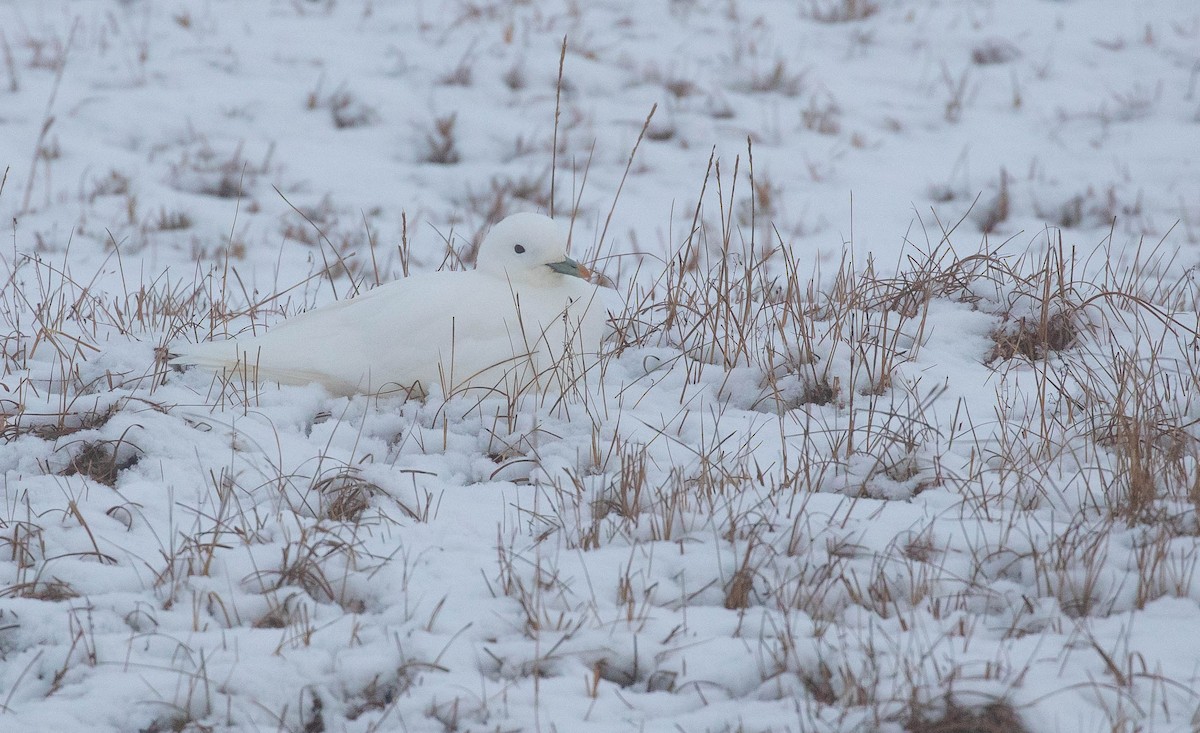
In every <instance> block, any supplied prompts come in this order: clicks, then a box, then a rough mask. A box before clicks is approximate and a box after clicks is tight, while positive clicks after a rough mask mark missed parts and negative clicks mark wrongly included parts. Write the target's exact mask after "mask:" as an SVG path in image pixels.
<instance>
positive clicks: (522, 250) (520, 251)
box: [513, 244, 525, 255]
mask: <svg viewBox="0 0 1200 733" xmlns="http://www.w3.org/2000/svg"><path fill="white" fill-rule="evenodd" d="M513 252H516V253H517V254H519V255H523V254H525V245H523V244H518V245H516V246H514V247H513Z"/></svg>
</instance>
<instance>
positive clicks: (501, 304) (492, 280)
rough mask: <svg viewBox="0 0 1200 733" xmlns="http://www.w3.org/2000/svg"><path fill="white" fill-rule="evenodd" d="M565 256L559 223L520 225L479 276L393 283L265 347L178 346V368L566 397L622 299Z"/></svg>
mask: <svg viewBox="0 0 1200 733" xmlns="http://www.w3.org/2000/svg"><path fill="white" fill-rule="evenodd" d="M565 246H566V237H565V236H564V233H563V231H562V229H561V228H560V227H559V226H558V225H557V224H556V223H555V222H554V221H553V220H552V219H550V218H548V217H545V216H541V215H538V214H514V215H512V216H509V217H507V218H506V219H504V220H503V221H501V222H500V223H498V224H496V225H495V226H494V227H493V228H492V230H491V231H490V232H489V233H488V235H487V237H486V238H485V239H484V241H483V243H482V244H481V246H480V248H479V253H478V256H477V258H476V263H477V264H476V269H474V270H471V271H468V272H436V273H429V274H422V275H414V276H412V277H408V278H405V279H403V280H398V281H396V282H392V283H388V284H386V285H382V286H380V287H377V288H375V289H374V290H371V291H369V292H367V293H364V294H362V295H359V296H358V297H355V298H352V299H349V300H343V301H339V302H336V303H332V304H330V305H327V306H323V307H321V308H317V309H315V310H312V311H309V312H307V313H303V314H300V315H298V316H295V317H293V318H289V319H288V320H286V321H284V322H283V323H280V324H277V325H276V326H275V327H274V328H272V329H270V330H269V331H268V332H267V333H265V334H263V335H260V336H254V337H248V338H238V339H233V340H228V341H214V342H208V343H201V344H175V345H173V347H172V352H173V354H174V355H175V357H174V358H173V359H172V361H171V363H172V364H179V365H195V366H199V367H201V368H204V369H210V370H213V371H222V370H229V371H232V370H237V371H239V372H241V373H244V374H246V375H248V376H249V377H250V378H251V379H255V380H270V381H275V382H280V383H283V384H309V383H313V382H316V383H318V384H322V385H324V386H325V387H326V388H328V389H329V390H330V391H331V392H333V393H336V394H355V393H382V392H391V391H404V392H412V391H414V390H415V391H416V392H419V393H423V392H428V391H429V390H430V389H431V388H432V387H433V386H434V385H440V386H441V388H442V389H443V390H444V392H445V393H446V394H450V393H452V392H458V391H460V390H463V389H468V388H469V389H483V390H488V389H499V390H502V391H504V392H505V393H507V394H513V391H514V390H518V391H519V390H526V389H535V390H538V391H543V392H545V391H553V390H561V389H563V388H565V387H566V386H567V385H569V384H570V383H572V382H574V381H575V380H576V379H577V378H578V377H579V376H580V375H581V374H582V371H583V370H584V369H586V368H587V367H588V366H589V365H590V364H593V363H594V362H595V358H596V354H597V353H598V351H599V348H600V344H601V341H602V340H603V336H604V333H605V330H606V324H607V315H608V312H607V305H608V304H606V303H605V302H604V301H605V300H608V299H610V298H612V296H613V295H615V293H613V291H607V290H604V289H601V288H597V287H596V286H594V285H592V284H591V283H589V282H588V281H587V279H586V278H587V277H588V275H589V273H588V271H587V269H586V268H584V267H582V266H580V265H579V264H577V263H576V262H574V261H573V260H571V259H570V258H568V257H567V255H566V249H565ZM609 304H611V301H609Z"/></svg>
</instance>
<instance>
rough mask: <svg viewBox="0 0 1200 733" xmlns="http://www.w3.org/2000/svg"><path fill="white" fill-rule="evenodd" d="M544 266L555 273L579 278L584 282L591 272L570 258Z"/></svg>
mask: <svg viewBox="0 0 1200 733" xmlns="http://www.w3.org/2000/svg"><path fill="white" fill-rule="evenodd" d="M546 266H547V267H549V268H550V269H551V270H554V271H555V272H561V273H562V274H564V275H573V276H574V277H581V278H583V279H584V280H587V279H588V278H590V277H591V276H592V271H591V270H589V269H587V268H586V267H584V266H583V265H581V264H579V263H578V262H576V261H575V260H573V259H571V258H570V257H568V258H566V259H565V260H563V261H562V262H551V263H550V264H548V265H546Z"/></svg>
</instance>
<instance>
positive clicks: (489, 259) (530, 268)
mask: <svg viewBox="0 0 1200 733" xmlns="http://www.w3.org/2000/svg"><path fill="white" fill-rule="evenodd" d="M566 247H567V237H566V233H565V232H564V231H563V229H562V227H561V226H559V224H558V223H557V222H555V221H554V220H553V219H551V218H550V217H548V216H542V215H541V214H531V213H521V214H513V215H511V216H507V217H505V218H504V219H502V220H501V221H500V222H499V223H497V224H496V225H495V226H494V227H492V230H491V231H490V232H488V234H487V236H486V237H484V239H483V243H482V244H481V245H480V246H479V254H478V256H477V257H476V267H477V268H478V269H479V270H481V271H483V272H488V273H491V274H494V275H498V276H500V277H505V278H508V279H509V280H513V281H538V282H546V281H547V278H553V277H557V276H565V277H580V278H583V279H584V280H587V279H588V278H589V277H591V275H592V273H591V271H589V270H588V269H587V268H586V267H584V266H583V265H581V264H579V263H578V262H576V261H575V260H573V259H571V258H570V257H567V250H566Z"/></svg>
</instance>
